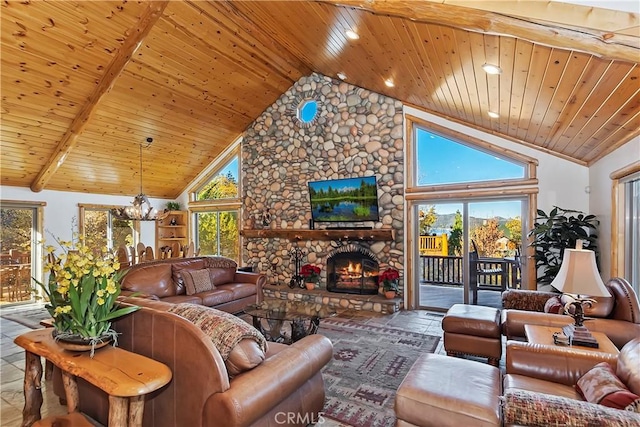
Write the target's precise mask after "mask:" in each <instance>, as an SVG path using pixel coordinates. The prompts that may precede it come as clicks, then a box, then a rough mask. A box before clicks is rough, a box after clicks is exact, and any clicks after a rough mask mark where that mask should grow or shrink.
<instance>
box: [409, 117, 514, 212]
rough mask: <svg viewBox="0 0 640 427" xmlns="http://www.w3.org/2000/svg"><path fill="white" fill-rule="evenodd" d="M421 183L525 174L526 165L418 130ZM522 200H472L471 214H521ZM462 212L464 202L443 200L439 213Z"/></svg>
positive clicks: (482, 179) (454, 181)
mask: <svg viewBox="0 0 640 427" xmlns="http://www.w3.org/2000/svg"><path fill="white" fill-rule="evenodd" d="M417 140H418V143H417V147H418V148H417V155H418V171H417V177H418V185H428V184H431V185H433V184H445V183H447V184H450V183H461V182H473V181H487V180H499V179H510V178H522V177H524V173H525V169H524V166H523V165H519V164H516V163H513V162H511V161H508V160H504V159H501V158H499V157H496V156H495V155H493V154H489V153H485V152H483V151H480V150H477V149H474V148H471V147H468V146H466V145H464V144H458V143H456V142H453V141H452V140H450V139H447V138H443V137H441V136H439V135H437V134H432V133H430V132H428V131H426V130H424V129H418V130H417ZM520 205H521V203H520V201H515V200H512V201H495V202H477V203H476V202H472V203H470V204H469V215H471V216H474V217H481V218H491V217H494V216H502V217H505V218H512V217H515V216H520V215H521V209H520ZM458 209H459V210H460V211H461V212H462V204H461V203H456V204H439V205H438V206H437V208H436V213H439V214H448V213H454V212H455V211H456V210H458Z"/></svg>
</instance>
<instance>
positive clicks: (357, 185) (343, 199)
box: [309, 176, 380, 222]
mask: <svg viewBox="0 0 640 427" xmlns="http://www.w3.org/2000/svg"><path fill="white" fill-rule="evenodd" d="M376 182H377V178H376V177H375V176H365V177H359V178H346V179H331V180H326V181H310V182H309V198H310V200H311V218H312V220H313V222H356V221H378V220H379V219H380V217H379V213H378V186H377V184H376Z"/></svg>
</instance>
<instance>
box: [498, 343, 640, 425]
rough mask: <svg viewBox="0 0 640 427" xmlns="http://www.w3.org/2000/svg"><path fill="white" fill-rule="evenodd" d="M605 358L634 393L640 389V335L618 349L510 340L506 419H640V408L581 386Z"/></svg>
mask: <svg viewBox="0 0 640 427" xmlns="http://www.w3.org/2000/svg"><path fill="white" fill-rule="evenodd" d="M601 362H607V363H608V364H609V365H610V366H611V368H612V371H613V372H614V373H615V375H616V376H617V378H618V379H619V380H620V381H621V382H622V384H623V385H624V386H625V387H626V388H627V389H628V390H629V391H630V392H631V393H634V394H636V395H640V337H638V338H635V339H633V340H631V341H629V342H628V343H627V344H626V345H625V346H624V347H623V348H622V350H621V351H620V353H619V354H618V355H611V354H607V353H600V352H595V351H589V350H579V349H575V348H570V347H561V346H545V345H538V344H531V343H524V342H519V341H509V342H507V357H506V374H505V375H504V377H503V381H502V382H503V403H502V405H503V408H502V409H503V411H502V412H503V417H504V420H503V421H504V425H505V426H511V425H518V426H520V425H532V424H533V425H539V424H536V422H537V421H538V420H544V422H545V423H546V425H569V424H568V421H570V425H585V426H586V425H594V426H595V425H598V426H612V425H613V426H623V425H624V426H638V425H640V413H638V412H634V411H630V410H629V409H627V410H624V409H623V408H620V409H614V408H612V407H608V406H604V405H600V404H597V403H589V402H586V401H585V399H584V397H583V396H582V395H581V394H580V393H579V392H578V388H577V387H576V384H578V380H579V379H581V378H582V377H583V376H584V375H585V374H586V373H587V372H589V371H590V370H591V369H593V368H594V367H595V366H596V365H597V364H599V363H601ZM600 381H602V380H600ZM602 384H603V383H602V382H600V384H598V386H602ZM636 404H637V403H636Z"/></svg>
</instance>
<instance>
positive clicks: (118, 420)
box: [109, 395, 129, 427]
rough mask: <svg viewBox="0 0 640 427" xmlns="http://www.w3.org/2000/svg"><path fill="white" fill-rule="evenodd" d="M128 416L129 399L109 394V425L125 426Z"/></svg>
mask: <svg viewBox="0 0 640 427" xmlns="http://www.w3.org/2000/svg"><path fill="white" fill-rule="evenodd" d="M128 418H129V399H128V398H126V397H118V396H111V395H110V396H109V425H110V426H123V427H124V426H126V425H127V421H128Z"/></svg>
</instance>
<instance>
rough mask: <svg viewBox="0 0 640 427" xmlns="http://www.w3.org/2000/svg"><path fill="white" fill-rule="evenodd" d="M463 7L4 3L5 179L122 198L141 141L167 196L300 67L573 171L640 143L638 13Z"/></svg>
mask: <svg viewBox="0 0 640 427" xmlns="http://www.w3.org/2000/svg"><path fill="white" fill-rule="evenodd" d="M472 3H473V2H472ZM472 3H470V2H468V1H447V0H440V1H438V2H428V1H425V2H404V1H397V2H382V1H380V2H377V1H367V2H362V4H361V3H360V2H357V1H348V0H345V1H340V2H334V1H322V2H309V1H307V2H303V1H296V2H276V1H269V2H261V1H257V2H252V1H242V2H225V1H209V2H205V1H164V2H146V1H140V2H135V1H79V2H76V1H56V2H45V1H5V2H3V4H2V9H1V14H2V16H1V25H2V28H1V33H2V46H1V48H2V50H1V55H0V56H1V61H2V62H1V65H2V80H1V84H2V86H1V90H2V122H1V132H2V134H1V147H0V150H1V155H2V159H1V162H0V166H1V168H2V169H1V178H2V181H1V182H2V184H3V185H12V186H21V187H30V188H31V189H32V190H34V191H40V190H42V189H53V190H67V191H79V192H89V193H103V194H122V195H133V194H136V193H138V192H139V190H140V188H139V161H140V159H139V147H140V144H141V143H142V142H144V140H145V138H147V137H153V138H154V143H153V144H152V145H151V146H150V147H149V148H145V149H144V150H143V151H144V153H143V161H144V172H143V189H144V192H145V193H146V194H148V195H150V196H152V197H162V198H175V197H176V196H178V195H179V194H180V193H181V192H182V191H184V190H185V188H186V186H187V185H188V184H189V183H190V182H191V181H192V180H193V179H194V178H195V176H196V175H197V174H198V173H199V172H200V171H201V170H202V169H203V168H205V167H206V166H207V165H208V164H209V163H210V162H211V161H212V160H213V159H214V158H215V157H216V156H217V155H219V154H220V153H221V152H222V151H223V150H224V149H225V147H227V146H228V145H229V144H230V143H231V142H232V141H233V140H234V139H235V138H237V137H238V136H239V135H241V134H242V132H243V131H244V129H245V128H246V127H247V126H248V125H249V124H250V123H251V122H252V121H253V120H254V119H255V118H256V117H257V116H259V115H260V114H261V112H262V111H264V110H265V109H266V108H267V107H268V106H269V105H271V104H272V103H273V102H274V101H275V100H276V99H277V98H278V97H279V96H280V95H281V94H282V93H283V92H285V91H286V90H287V89H288V88H289V87H290V86H291V85H292V84H293V83H294V82H295V81H297V80H298V79H299V78H300V77H302V76H304V75H309V74H311V73H312V72H318V73H321V74H324V75H327V76H332V77H335V76H336V75H337V74H338V73H344V74H346V76H347V77H346V81H347V82H349V83H352V84H355V85H357V86H361V87H365V88H367V89H370V90H373V91H376V92H380V93H383V94H386V95H388V96H391V97H394V98H397V99H400V100H402V101H403V102H405V103H408V104H411V105H414V106H416V107H418V108H421V109H425V110H427V111H429V112H432V113H434V114H438V115H441V116H444V117H447V118H449V119H451V120H453V121H457V122H461V123H466V124H468V125H470V126H473V127H477V128H480V129H483V130H484V131H486V132H489V133H492V134H496V135H500V136H503V137H505V138H508V139H510V140H513V141H517V142H519V143H522V144H525V145H529V146H535V147H537V148H539V149H542V150H545V151H548V152H552V153H554V154H557V155H559V156H562V157H564V158H568V159H571V160H573V161H576V162H578V163H582V164H590V163H592V162H594V161H595V160H597V159H599V158H601V157H602V156H604V155H605V154H607V153H609V152H611V151H613V150H615V149H616V148H617V147H619V146H621V145H622V144H624V143H625V142H627V141H628V140H629V139H630V138H632V137H634V136H637V135H638V134H639V132H640V131H639V127H640V105H639V104H640V84H639V80H638V77H639V74H640V69H639V63H640V56H639V53H638V52H640V36H639V28H640V24H639V22H640V21H639V15H638V14H636V13H623V12H616V13H614V12H613V11H603V10H600V11H597V13H591V12H592V11H593V9H592V8H586V7H581V6H568V5H562V4H555V5H554V8H552V9H549V7H550V6H549V5H547V3H548V2H541V3H538V4H537V5H535V6H536V7H529V9H528V10H525V11H524V13H523V12H522V8H520V9H518V8H514V7H511V9H514V10H511V9H510V8H509V7H507V6H506V4H510V3H518V2H502V3H500V2H498V4H497V5H493V6H491V7H492V8H493V9H492V10H490V11H486V10H478V9H476V8H474V9H469V8H466V7H467V6H468V7H475V5H474V4H472ZM480 3H482V4H484V5H486V4H488V3H496V2H480ZM542 3H544V4H545V5H547V6H545V7H546V9H545V7H542V6H540V5H541V4H542ZM520 6H522V4H520ZM538 6H540V7H538ZM486 7H489V6H486ZM563 8H564V9H563ZM518 10H520V12H518ZM519 13H520V14H522V15H527V16H533V18H528V17H527V16H524V17H523V16H518V14H519ZM550 16H554V17H555V16H562V18H561V19H564V20H565V21H567V22H564V23H562V22H560V23H558V22H557V20H556V22H554V23H550V22H549V17H550ZM583 17H584V18H583ZM572 20H577V21H578V22H573V21H572ZM583 22H584V26H583V27H580V24H581V23H583ZM347 29H353V30H355V31H357V32H358V34H359V35H360V38H359V39H358V40H355V41H351V40H349V39H347V37H346V36H345V30H347ZM484 63H493V64H496V65H499V66H500V67H501V69H502V73H501V74H500V75H488V74H486V73H485V72H484V71H482V69H481V66H482V65H483V64H484ZM386 79H391V80H393V82H394V84H395V86H394V87H387V86H386V85H385V84H384V81H385V80H386ZM489 112H495V113H498V114H499V117H498V118H491V117H489V116H488V113H489Z"/></svg>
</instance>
